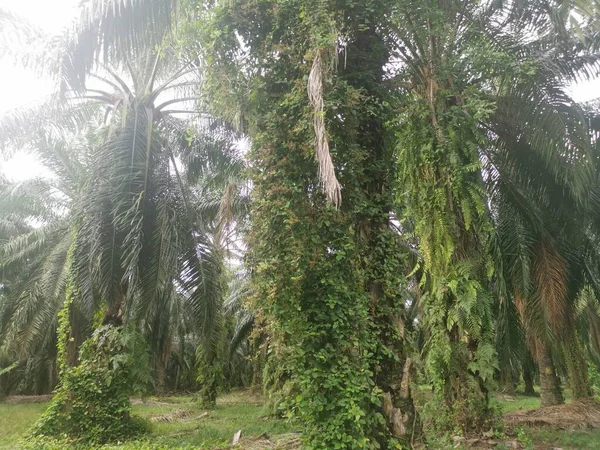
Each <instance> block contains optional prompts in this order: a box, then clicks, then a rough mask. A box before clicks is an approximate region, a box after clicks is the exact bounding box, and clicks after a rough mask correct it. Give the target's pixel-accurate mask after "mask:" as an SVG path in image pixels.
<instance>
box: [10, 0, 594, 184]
mask: <svg viewBox="0 0 600 450" xmlns="http://www.w3.org/2000/svg"><path fill="white" fill-rule="evenodd" d="M78 3H79V0H0V6H1V7H2V8H5V9H8V10H10V11H12V12H14V13H15V14H18V15H19V16H21V17H24V18H25V19H28V20H29V21H30V22H32V23H34V24H35V25H37V26H39V27H41V28H43V29H45V30H46V31H48V32H52V33H58V32H60V31H61V29H63V28H64V27H66V26H68V25H69V23H70V22H71V21H72V20H73V19H74V18H75V16H76V13H77V4H78ZM51 91H52V86H51V83H50V82H49V81H48V80H42V79H39V78H37V77H36V76H35V75H34V74H32V73H31V72H28V71H26V70H24V69H22V68H18V67H14V65H13V63H12V62H11V61H10V60H6V59H5V60H2V59H0V114H3V113H4V112H6V111H8V110H11V109H14V108H19V107H21V106H25V105H27V104H31V103H34V102H36V101H40V100H42V99H44V98H45V97H46V96H48V95H49V94H50V93H51ZM571 93H572V95H573V97H574V99H575V100H578V101H584V100H590V99H594V98H598V97H600V79H597V80H595V81H593V82H588V83H582V84H579V85H577V86H574V87H573V89H572V92H571ZM0 172H3V173H4V174H5V175H6V176H7V177H9V178H10V179H13V180H15V181H17V180H24V179H27V178H30V177H32V176H37V175H40V174H43V171H42V169H41V166H40V164H39V163H37V161H36V160H35V158H33V157H31V156H28V155H23V154H19V155H16V156H15V157H13V158H11V159H10V160H9V161H4V160H2V159H0Z"/></svg>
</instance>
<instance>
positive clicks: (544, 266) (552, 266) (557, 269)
mask: <svg viewBox="0 0 600 450" xmlns="http://www.w3.org/2000/svg"><path fill="white" fill-rule="evenodd" d="M534 270H535V278H536V290H537V292H538V294H539V297H540V300H541V304H542V307H543V310H544V315H545V317H546V319H547V320H548V323H549V324H550V326H551V327H552V330H553V331H554V332H555V333H556V334H557V335H560V334H562V332H563V330H565V328H566V327H565V325H566V324H567V322H568V321H569V314H568V312H569V309H568V305H567V295H568V283H567V270H568V268H567V261H566V260H565V259H564V258H563V257H562V256H561V255H560V254H559V253H558V252H557V251H556V249H555V248H554V246H553V245H552V244H550V243H548V242H544V241H543V242H541V243H540V245H539V247H538V251H537V252H536V258H535V267H534ZM565 331H566V330H565Z"/></svg>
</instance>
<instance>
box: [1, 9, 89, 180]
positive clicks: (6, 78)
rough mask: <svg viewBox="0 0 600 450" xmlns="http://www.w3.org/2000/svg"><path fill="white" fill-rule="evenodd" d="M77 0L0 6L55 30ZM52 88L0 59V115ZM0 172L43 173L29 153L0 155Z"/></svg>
mask: <svg viewBox="0 0 600 450" xmlns="http://www.w3.org/2000/svg"><path fill="white" fill-rule="evenodd" d="M77 4H78V0H0V8H3V9H7V10H9V11H11V12H13V13H15V14H16V15H19V16H21V17H23V18H25V19H27V20H29V21H30V22H31V23H33V24H34V25H37V26H38V27H40V28H42V29H43V30H45V31H47V32H49V33H59V32H60V31H61V29H63V28H64V27H66V26H68V25H69V23H70V22H71V21H72V20H73V19H74V18H75V15H76V12H77V9H76V6H77ZM51 92H52V83H51V82H50V81H49V80H44V79H40V78H38V77H36V75H35V74H33V73H32V72H31V71H28V70H25V69H23V68H21V67H16V66H15V65H14V63H13V61H12V60H10V59H9V58H4V59H0V115H1V114H4V113H5V112H6V111H9V110H11V109H16V108H20V107H23V106H27V105H29V104H35V103H36V102H40V101H42V100H43V99H45V98H46V97H47V96H48V95H50V93H51ZM0 172H2V173H4V175H6V176H7V177H8V178H9V179H12V180H14V181H21V180H25V179H28V178H31V177H34V176H40V175H44V174H45V171H44V170H43V168H42V167H41V165H40V163H39V162H38V161H37V160H36V159H35V157H33V156H31V155H24V154H17V155H16V156H14V157H13V158H11V159H10V160H8V161H5V160H2V159H0Z"/></svg>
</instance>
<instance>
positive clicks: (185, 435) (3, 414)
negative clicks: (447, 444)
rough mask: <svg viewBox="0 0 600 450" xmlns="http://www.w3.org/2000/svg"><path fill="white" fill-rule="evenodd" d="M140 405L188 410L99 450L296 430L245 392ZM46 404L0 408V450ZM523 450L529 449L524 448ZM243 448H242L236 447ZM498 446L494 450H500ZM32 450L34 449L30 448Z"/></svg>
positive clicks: (515, 406)
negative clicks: (208, 402) (201, 402)
mask: <svg viewBox="0 0 600 450" xmlns="http://www.w3.org/2000/svg"><path fill="white" fill-rule="evenodd" d="M147 400H148V402H147V403H145V404H136V405H134V406H133V410H134V413H135V414H137V415H140V416H142V417H145V418H151V417H156V416H160V415H167V414H169V413H172V412H173V411H175V410H186V411H189V415H188V416H187V417H186V418H184V419H176V420H172V421H165V422H153V423H152V433H151V434H150V435H149V436H147V437H145V438H144V439H142V440H139V441H133V442H128V443H124V444H114V445H110V446H105V447H103V450H166V449H186V450H209V449H223V448H227V447H228V445H229V443H230V442H231V439H232V437H233V434H234V433H235V432H236V431H238V430H242V432H243V435H244V436H245V437H251V436H255V437H258V436H261V435H263V434H266V435H268V436H270V437H272V436H277V435H281V434H284V433H290V432H295V431H298V430H297V428H298V427H297V426H295V425H294V423H291V422H289V421H285V420H279V419H274V418H272V417H266V416H265V413H266V411H265V408H264V406H263V405H262V403H261V401H260V399H258V398H256V397H253V396H252V395H250V394H249V393H247V392H237V393H232V394H227V395H223V396H222V397H221V398H219V401H218V404H217V408H216V409H214V410H212V411H208V415H206V414H205V412H206V411H204V410H202V409H200V408H198V406H197V404H196V403H195V402H194V399H193V397H160V398H149V399H147ZM539 402H540V400H539V398H538V397H525V396H521V395H519V396H516V397H514V399H509V398H508V397H506V396H499V397H498V403H499V406H500V408H501V409H502V411H503V412H510V411H516V410H519V409H535V408H538V407H539ZM46 405H47V403H23V404H2V403H0V449H17V448H19V441H21V439H22V438H23V436H24V435H25V433H26V432H27V430H28V429H29V427H30V426H31V425H33V423H34V422H35V421H36V420H37V418H38V417H39V416H40V414H41V413H42V411H44V409H45V407H46ZM507 433H509V435H514V437H513V438H512V439H515V438H518V440H519V442H521V444H522V445H523V446H525V448H526V449H529V450H533V449H551V448H561V449H563V450H571V449H572V450H578V449H600V430H577V431H560V430H553V429H548V428H528V427H521V428H519V429H516V430H514V432H508V431H507ZM528 445H529V446H528ZM43 448H44V449H52V450H58V449H63V448H64V445H61V444H56V445H48V446H47V447H43ZM242 448H243V446H242ZM501 448H502V447H501V446H500V447H497V449H498V450H499V449H501ZM36 450H37V449H36Z"/></svg>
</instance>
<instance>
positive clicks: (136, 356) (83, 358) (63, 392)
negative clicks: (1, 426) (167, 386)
mask: <svg viewBox="0 0 600 450" xmlns="http://www.w3.org/2000/svg"><path fill="white" fill-rule="evenodd" d="M150 381H151V378H150V374H149V371H148V356H147V353H146V350H145V344H144V341H143V339H141V336H140V335H139V334H138V333H136V332H135V331H132V330H130V329H127V328H123V327H116V326H113V325H105V326H102V327H99V328H98V329H97V330H96V331H95V332H94V334H93V335H92V337H91V338H90V339H88V340H87V341H86V342H85V343H84V344H83V345H82V346H81V351H80V356H79V364H78V365H76V366H75V367H66V368H65V369H64V371H63V373H62V374H61V381H60V385H59V386H58V389H57V390H56V394H55V396H54V398H53V400H52V402H51V404H50V406H49V407H48V409H47V410H46V411H45V412H44V414H43V415H42V417H41V418H40V419H39V421H38V422H37V423H36V424H35V425H34V427H33V429H32V436H33V437H34V438H40V437H43V436H50V437H59V438H67V439H69V440H73V441H77V442H94V443H104V442H109V441H115V440H119V439H126V438H131V437H134V436H138V435H140V434H142V433H145V432H147V431H148V430H149V426H148V424H147V422H146V421H145V420H143V419H141V418H139V417H135V416H133V415H132V414H131V402H130V400H129V397H130V396H131V395H133V394H139V393H140V392H142V391H143V390H144V389H145V387H146V386H147V385H148V383H149V382H150Z"/></svg>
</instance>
